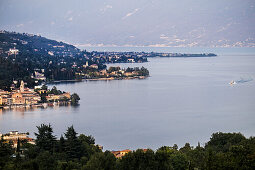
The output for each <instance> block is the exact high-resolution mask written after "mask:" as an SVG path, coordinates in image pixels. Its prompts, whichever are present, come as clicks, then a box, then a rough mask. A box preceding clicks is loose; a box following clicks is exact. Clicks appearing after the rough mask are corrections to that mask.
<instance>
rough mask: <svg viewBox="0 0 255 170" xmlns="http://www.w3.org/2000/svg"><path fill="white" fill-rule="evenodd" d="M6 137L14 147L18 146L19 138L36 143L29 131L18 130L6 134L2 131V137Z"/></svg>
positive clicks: (0, 136)
mask: <svg viewBox="0 0 255 170" xmlns="http://www.w3.org/2000/svg"><path fill="white" fill-rule="evenodd" d="M2 138H3V139H4V140H5V141H7V142H8V143H11V144H12V146H13V147H14V148H17V144H18V140H20V141H24V140H26V141H27V142H28V143H30V144H35V141H34V139H32V138H30V137H29V136H28V133H19V132H18V131H10V132H9V133H6V134H1V133H0V139H2Z"/></svg>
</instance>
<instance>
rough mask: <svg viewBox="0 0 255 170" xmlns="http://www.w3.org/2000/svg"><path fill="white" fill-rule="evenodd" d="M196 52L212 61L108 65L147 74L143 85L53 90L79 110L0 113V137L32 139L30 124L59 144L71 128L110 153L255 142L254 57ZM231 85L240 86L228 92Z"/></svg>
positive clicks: (251, 53) (246, 52) (254, 53)
mask: <svg viewBox="0 0 255 170" xmlns="http://www.w3.org/2000/svg"><path fill="white" fill-rule="evenodd" d="M141 50H143V51H146V49H141ZM141 50H140V51H141ZM148 50H150V51H152V50H151V49H147V51H148ZM167 50H169V49H163V50H162V49H158V51H164V52H166V51H167ZM196 50H197V49H195V50H193V51H192V50H190V52H198V50H197V51H196ZM119 51H121V50H119ZM153 51H157V50H153ZM169 52H171V51H169ZM175 52H187V51H185V50H184V51H175ZM201 52H214V53H217V54H218V55H219V56H218V57H212V58H149V62H147V63H140V64H114V65H115V66H117V65H120V66H122V67H128V66H130V67H135V66H139V67H141V66H144V67H146V68H148V69H149V70H150V75H151V77H149V78H147V79H145V80H114V81H85V82H80V83H68V84H57V85H56V86H57V88H58V89H60V90H64V91H70V92H72V93H73V92H76V93H78V94H79V95H80V97H81V101H80V106H79V107H57V108H48V109H37V110H34V111H31V110H28V111H5V112H0V132H2V133H6V132H8V131H10V130H19V131H21V132H30V133H31V134H33V132H36V126H37V125H40V124H41V123H51V124H52V125H53V130H54V132H55V135H57V136H58V137H59V136H60V134H63V133H64V132H65V131H66V129H67V127H68V126H71V125H74V128H75V129H76V131H77V132H78V133H84V134H87V135H88V134H90V135H93V136H94V137H95V138H96V143H98V144H100V145H103V146H104V149H109V150H118V149H137V148H152V149H156V148H158V147H160V146H163V145H168V146H172V145H173V144H175V143H176V144H178V146H183V145H184V144H185V143H186V142H189V143H191V144H192V145H197V143H198V142H201V143H202V144H203V143H205V142H206V141H208V140H209V138H210V136H211V134H212V133H214V132H218V131H222V132H241V133H243V134H244V135H245V136H247V137H249V136H254V135H255V50H254V49H210V50H209V51H208V49H205V50H204V51H202V50H201ZM231 80H235V81H239V80H247V81H240V82H239V83H237V84H235V85H234V86H230V85H229V82H230V81H231ZM51 87H52V85H51Z"/></svg>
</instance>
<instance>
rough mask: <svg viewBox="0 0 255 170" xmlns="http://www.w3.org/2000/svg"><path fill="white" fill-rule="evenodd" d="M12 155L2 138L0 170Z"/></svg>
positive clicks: (0, 143)
mask: <svg viewBox="0 0 255 170" xmlns="http://www.w3.org/2000/svg"><path fill="white" fill-rule="evenodd" d="M12 154H13V149H12V147H11V145H10V144H9V143H7V141H6V140H4V138H3V136H2V137H1V139H0V169H4V167H5V165H6V163H7V162H8V161H9V160H10V156H11V155H12Z"/></svg>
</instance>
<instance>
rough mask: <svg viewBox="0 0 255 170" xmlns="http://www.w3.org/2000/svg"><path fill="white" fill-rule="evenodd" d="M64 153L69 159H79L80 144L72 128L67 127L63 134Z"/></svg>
mask: <svg viewBox="0 0 255 170" xmlns="http://www.w3.org/2000/svg"><path fill="white" fill-rule="evenodd" d="M65 137H66V142H65V146H66V148H65V151H66V154H67V156H68V158H69V159H75V158H78V159H80V158H81V155H82V154H81V142H80V141H79V140H78V137H77V133H76V132H75V130H74V128H73V126H71V127H68V128H67V131H66V133H65Z"/></svg>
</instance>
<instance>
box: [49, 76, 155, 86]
mask: <svg viewBox="0 0 255 170" xmlns="http://www.w3.org/2000/svg"><path fill="white" fill-rule="evenodd" d="M148 77H150V76H133V77H107V78H90V79H79V80H56V81H50V82H46V83H45V84H55V83H65V82H67V83H68V82H70V83H72V82H83V81H108V80H132V79H146V78H148Z"/></svg>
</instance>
